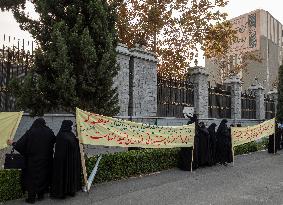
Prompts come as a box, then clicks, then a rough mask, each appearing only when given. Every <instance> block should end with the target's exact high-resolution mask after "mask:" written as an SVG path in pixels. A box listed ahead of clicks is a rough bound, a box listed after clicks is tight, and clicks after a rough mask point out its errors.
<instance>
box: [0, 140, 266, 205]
mask: <svg viewBox="0 0 283 205" xmlns="http://www.w3.org/2000/svg"><path fill="white" fill-rule="evenodd" d="M267 142H268V140H263V141H261V142H258V143H257V142H251V143H248V144H245V145H240V146H238V147H236V148H235V155H239V154H245V153H249V152H255V151H258V150H261V149H265V148H266V145H267ZM179 150H180V149H179V148H175V149H143V150H133V151H129V152H120V153H114V154H105V155H103V158H102V159H101V161H100V165H99V169H98V173H97V175H96V177H95V180H94V182H95V183H101V182H106V181H112V180H119V179H124V178H128V177H131V176H138V175H141V174H147V173H153V172H157V171H161V170H167V169H171V168H174V167H176V166H177V164H178V161H179V157H178V152H179ZM97 159H98V157H97V156H94V157H91V158H88V159H87V160H86V166H87V172H88V174H90V172H91V170H92V168H93V167H94V165H95V163H96V160H97ZM21 197H23V193H22V191H21V185H20V171H18V170H0V202H3V201H7V200H12V199H17V198H21Z"/></svg>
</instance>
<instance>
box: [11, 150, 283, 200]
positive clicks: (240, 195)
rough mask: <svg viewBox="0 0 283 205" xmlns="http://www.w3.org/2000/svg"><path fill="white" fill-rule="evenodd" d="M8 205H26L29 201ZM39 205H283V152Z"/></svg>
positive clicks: (99, 187)
mask: <svg viewBox="0 0 283 205" xmlns="http://www.w3.org/2000/svg"><path fill="white" fill-rule="evenodd" d="M5 204H8V205H20V204H24V202H23V200H22V199H21V200H16V201H10V202H7V203H5ZM36 204H38V205H51V204H64V205H84V204H86V205H90V204H95V205H106V204H107V205H108V204H109V205H151V204H152V205H169V204H176V205H210V204H213V205H263V204H264V205H281V204H282V205H283V152H280V153H279V154H276V155H272V154H267V153H266V151H264V152H257V153H253V154H249V155H242V156H236V158H235V165H234V167H233V166H231V165H229V166H227V167H225V166H220V165H217V166H214V167H208V168H201V169H198V170H196V171H194V172H193V173H190V172H184V171H181V170H178V169H172V170H168V171H162V172H160V173H154V174H151V175H148V176H140V177H136V178H130V179H127V180H120V181H115V182H110V183H104V184H97V185H95V186H94V187H93V188H92V190H91V191H90V193H89V194H87V193H79V194H78V195H77V196H76V197H75V198H68V199H66V200H50V199H48V198H47V199H45V200H44V201H42V202H37V203H36Z"/></svg>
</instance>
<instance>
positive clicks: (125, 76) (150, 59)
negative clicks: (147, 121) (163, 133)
mask: <svg viewBox="0 0 283 205" xmlns="http://www.w3.org/2000/svg"><path fill="white" fill-rule="evenodd" d="M116 50H117V63H118V64H119V66H120V71H119V73H118V76H117V77H116V78H115V80H114V82H115V83H114V86H116V87H117V90H118V95H119V105H120V112H119V116H130V115H131V116H156V113H157V62H158V61H157V58H156V56H155V54H153V53H151V52H148V51H146V50H145V49H144V48H142V47H139V46H136V47H135V48H132V49H130V50H128V48H127V47H126V46H125V45H123V44H119V45H118V47H117V49H116Z"/></svg>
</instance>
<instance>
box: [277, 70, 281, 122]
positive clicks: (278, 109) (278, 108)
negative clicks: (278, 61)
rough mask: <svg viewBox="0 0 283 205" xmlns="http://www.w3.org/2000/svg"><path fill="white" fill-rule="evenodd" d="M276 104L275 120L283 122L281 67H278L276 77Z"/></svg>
mask: <svg viewBox="0 0 283 205" xmlns="http://www.w3.org/2000/svg"><path fill="white" fill-rule="evenodd" d="M278 80H279V82H278V87H277V89H278V104H277V114H276V115H277V116H276V118H277V120H278V121H279V122H283V106H282V105H283V65H281V66H280V67H279V77H278Z"/></svg>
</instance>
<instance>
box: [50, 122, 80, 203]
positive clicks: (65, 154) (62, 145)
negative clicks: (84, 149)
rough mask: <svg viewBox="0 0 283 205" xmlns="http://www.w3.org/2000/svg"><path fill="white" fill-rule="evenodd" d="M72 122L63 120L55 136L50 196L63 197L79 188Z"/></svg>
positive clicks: (70, 194)
mask: <svg viewBox="0 0 283 205" xmlns="http://www.w3.org/2000/svg"><path fill="white" fill-rule="evenodd" d="M72 125H73V122H72V121H71V120H64V121H63V122H62V125H61V129H60V131H59V133H58V134H57V136H56V145H55V154H54V166H53V179H52V186H51V197H53V198H60V199H64V198H65V197H66V196H75V193H76V192H77V191H79V190H81V187H82V184H81V182H82V180H81V155H80V148H79V140H78V139H77V137H76V136H75V134H74V133H73V132H72Z"/></svg>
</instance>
